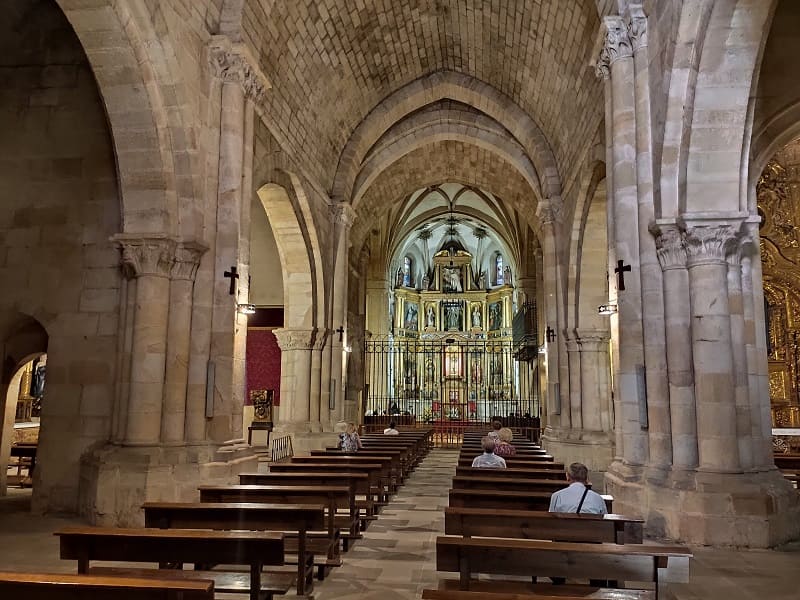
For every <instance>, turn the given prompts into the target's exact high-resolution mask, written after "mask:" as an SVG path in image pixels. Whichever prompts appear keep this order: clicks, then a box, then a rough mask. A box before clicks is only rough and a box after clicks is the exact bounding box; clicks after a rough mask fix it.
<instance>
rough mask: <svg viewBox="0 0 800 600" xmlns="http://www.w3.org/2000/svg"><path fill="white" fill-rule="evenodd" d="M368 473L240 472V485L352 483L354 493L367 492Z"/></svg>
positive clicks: (368, 483) (369, 478)
mask: <svg viewBox="0 0 800 600" xmlns="http://www.w3.org/2000/svg"><path fill="white" fill-rule="evenodd" d="M370 481H371V477H370V474H369V473H358V472H353V471H334V472H325V473H315V472H302V471H301V472H286V473H276V472H272V473H240V474H239V483H240V484H241V485H273V484H275V485H298V486H305V485H348V486H349V485H353V486H354V489H355V493H356V494H367V493H369V485H370Z"/></svg>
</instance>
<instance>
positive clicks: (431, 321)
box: [425, 304, 436, 327]
mask: <svg viewBox="0 0 800 600" xmlns="http://www.w3.org/2000/svg"><path fill="white" fill-rule="evenodd" d="M425 327H436V311H435V310H434V309H433V304H428V308H427V310H426V311H425Z"/></svg>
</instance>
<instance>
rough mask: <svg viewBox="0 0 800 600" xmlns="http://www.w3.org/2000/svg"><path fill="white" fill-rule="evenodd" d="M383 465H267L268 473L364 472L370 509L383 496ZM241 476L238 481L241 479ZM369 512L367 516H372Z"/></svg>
mask: <svg viewBox="0 0 800 600" xmlns="http://www.w3.org/2000/svg"><path fill="white" fill-rule="evenodd" d="M382 471H383V467H382V465H381V464H379V463H364V464H354V463H349V464H347V465H337V464H330V463H280V464H272V465H270V467H269V472H270V473H366V474H367V475H369V489H368V490H366V491H365V492H364V493H365V494H366V496H367V499H368V500H369V501H370V502H371V503H372V504H371V511H374V510H375V506H374V505H375V504H376V503H377V502H378V501H379V499H380V498H383V497H384V496H385V491H384V487H383V481H382V480H381V473H382ZM241 479H242V478H241V476H240V477H239V481H240V482H242V483H244V482H243V481H241ZM248 483H249V482H248ZM373 515H374V512H371V513H370V515H369V516H373Z"/></svg>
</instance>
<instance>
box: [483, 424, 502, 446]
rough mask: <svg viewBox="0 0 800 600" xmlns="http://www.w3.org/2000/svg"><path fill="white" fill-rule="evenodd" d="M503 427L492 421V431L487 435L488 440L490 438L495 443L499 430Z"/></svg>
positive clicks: (498, 437) (498, 436)
mask: <svg viewBox="0 0 800 600" xmlns="http://www.w3.org/2000/svg"><path fill="white" fill-rule="evenodd" d="M502 427H503V424H502V423H501V422H500V421H492V430H491V431H490V432H489V433H487V434H486V435H488V436H489V437H490V438H492V439H493V440H494V441H495V442H496V441H497V440H499V439H500V429H501V428H502Z"/></svg>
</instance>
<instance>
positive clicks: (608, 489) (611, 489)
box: [605, 458, 647, 527]
mask: <svg viewBox="0 0 800 600" xmlns="http://www.w3.org/2000/svg"><path fill="white" fill-rule="evenodd" d="M644 474H645V469H644V467H643V466H641V465H630V464H627V463H625V462H623V461H622V460H620V459H619V458H617V459H615V460H614V461H613V462H612V463H611V464H610V465H609V466H608V470H607V471H606V475H605V493H606V494H611V495H612V496H613V497H614V506H613V510H614V512H615V513H616V514H622V515H625V516H629V517H638V518H643V517H644V516H645V505H644V502H643V499H644V497H645V484H644ZM646 526H647V524H646V523H645V527H646Z"/></svg>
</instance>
